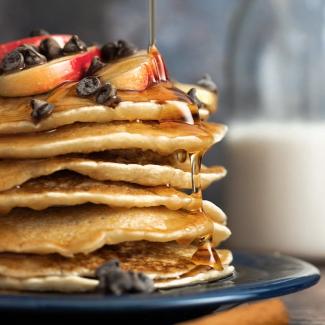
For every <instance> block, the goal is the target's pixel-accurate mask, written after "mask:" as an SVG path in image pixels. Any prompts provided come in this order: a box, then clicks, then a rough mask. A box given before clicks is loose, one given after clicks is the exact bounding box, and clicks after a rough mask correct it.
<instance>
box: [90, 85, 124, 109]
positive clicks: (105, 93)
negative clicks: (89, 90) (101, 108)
mask: <svg viewBox="0 0 325 325" xmlns="http://www.w3.org/2000/svg"><path fill="white" fill-rule="evenodd" d="M116 94H117V92H116V88H115V87H113V86H112V85H111V84H109V83H107V84H105V85H104V86H102V87H101V88H100V89H99V90H98V92H97V95H96V102H97V103H98V104H101V105H103V104H105V105H106V106H110V107H112V108H115V107H116V106H117V105H118V104H119V103H120V102H121V99H120V98H119V97H118V96H117V95H116Z"/></svg>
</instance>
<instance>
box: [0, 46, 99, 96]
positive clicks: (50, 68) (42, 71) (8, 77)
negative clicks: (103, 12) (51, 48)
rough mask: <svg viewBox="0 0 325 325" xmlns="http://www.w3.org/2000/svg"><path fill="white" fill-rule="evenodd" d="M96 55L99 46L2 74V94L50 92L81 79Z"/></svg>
mask: <svg viewBox="0 0 325 325" xmlns="http://www.w3.org/2000/svg"><path fill="white" fill-rule="evenodd" d="M95 56H100V50H99V49H98V48H97V47H91V48H89V49H88V51H87V52H83V53H78V54H74V55H70V56H65V57H61V58H59V59H56V60H53V61H50V62H48V63H46V64H42V65H38V66H35V67H32V68H29V69H25V70H21V71H18V72H13V73H9V74H3V75H1V76H0V96H2V97H23V96H32V95H38V94H42V93H46V92H49V91H50V90H52V89H54V88H56V87H57V86H59V85H61V84H62V83H64V82H66V81H78V80H80V79H81V78H82V77H83V76H84V74H85V72H86V71H87V69H88V68H89V65H90V63H91V61H92V59H93V57H95Z"/></svg>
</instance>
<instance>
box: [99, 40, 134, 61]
mask: <svg viewBox="0 0 325 325" xmlns="http://www.w3.org/2000/svg"><path fill="white" fill-rule="evenodd" d="M136 50H137V49H136V47H135V46H134V45H133V44H131V43H129V42H126V41H123V40H119V41H117V42H109V43H107V44H105V45H104V46H103V47H102V49H101V51H102V57H103V60H104V61H111V60H115V59H119V58H123V57H126V56H129V55H132V54H134V53H135V52H136Z"/></svg>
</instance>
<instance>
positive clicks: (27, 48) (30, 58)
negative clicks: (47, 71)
mask: <svg viewBox="0 0 325 325" xmlns="http://www.w3.org/2000/svg"><path fill="white" fill-rule="evenodd" d="M17 51H19V52H20V53H21V54H22V55H23V56H24V61H25V64H26V66H34V65H39V64H43V63H46V62H47V59H46V57H45V56H44V55H42V54H41V53H39V52H38V51H37V50H36V49H35V47H34V46H31V45H23V46H19V47H18V48H17Z"/></svg>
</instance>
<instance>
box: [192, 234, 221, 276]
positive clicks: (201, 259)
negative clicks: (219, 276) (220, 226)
mask: <svg viewBox="0 0 325 325" xmlns="http://www.w3.org/2000/svg"><path fill="white" fill-rule="evenodd" d="M192 262H193V263H194V264H195V265H208V266H210V267H212V268H214V269H215V270H217V271H222V270H223V266H222V263H221V260H220V257H219V255H218V253H217V251H216V249H215V248H214V247H212V244H211V238H205V237H204V238H202V239H201V243H200V244H199V247H198V249H197V251H196V252H195V253H194V254H193V256H192Z"/></svg>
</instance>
